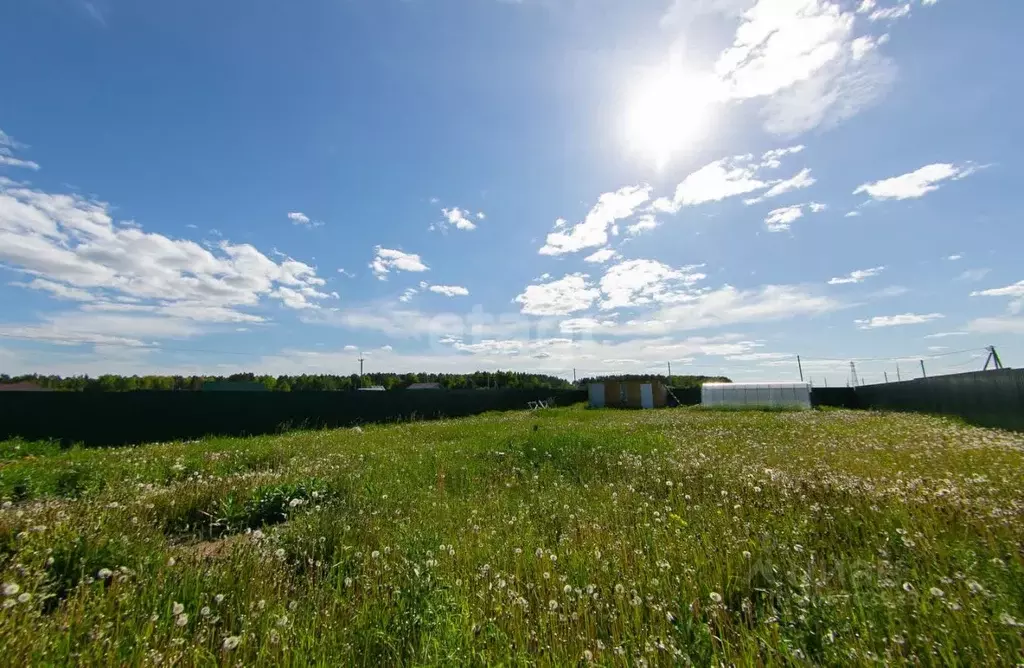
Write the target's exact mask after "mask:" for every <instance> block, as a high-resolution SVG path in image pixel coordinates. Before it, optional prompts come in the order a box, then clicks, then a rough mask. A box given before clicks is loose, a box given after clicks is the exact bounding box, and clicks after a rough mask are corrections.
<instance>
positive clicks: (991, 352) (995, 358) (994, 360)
mask: <svg viewBox="0 0 1024 668" xmlns="http://www.w3.org/2000/svg"><path fill="white" fill-rule="evenodd" d="M985 350H987V351H988V357H986V358H985V368H984V369H982V371H988V365H989V364H992V365H993V368H994V369H1002V368H1003V362H1002V360H1000V359H999V353H997V352H996V347H995V346H989V347H987V348H985Z"/></svg>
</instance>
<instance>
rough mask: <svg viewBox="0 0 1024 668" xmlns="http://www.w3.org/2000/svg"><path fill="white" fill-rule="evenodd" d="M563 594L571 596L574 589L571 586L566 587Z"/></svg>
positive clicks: (563, 588)
mask: <svg viewBox="0 0 1024 668" xmlns="http://www.w3.org/2000/svg"><path fill="white" fill-rule="evenodd" d="M562 593H563V594H571V593H572V587H570V586H569V585H565V586H564V587H562Z"/></svg>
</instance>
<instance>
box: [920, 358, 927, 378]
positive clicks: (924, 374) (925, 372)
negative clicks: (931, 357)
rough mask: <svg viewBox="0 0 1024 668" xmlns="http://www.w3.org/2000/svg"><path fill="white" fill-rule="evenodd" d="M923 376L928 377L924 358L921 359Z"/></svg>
mask: <svg viewBox="0 0 1024 668" xmlns="http://www.w3.org/2000/svg"><path fill="white" fill-rule="evenodd" d="M921 377H922V378H927V377H928V372H927V371H925V370H924V360H921Z"/></svg>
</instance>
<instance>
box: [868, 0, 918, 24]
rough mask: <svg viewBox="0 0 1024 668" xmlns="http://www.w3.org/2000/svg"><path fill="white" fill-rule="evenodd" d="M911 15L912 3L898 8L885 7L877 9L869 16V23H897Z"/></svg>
mask: <svg viewBox="0 0 1024 668" xmlns="http://www.w3.org/2000/svg"><path fill="white" fill-rule="evenodd" d="M909 14H910V3H909V2H908V3H906V4H903V5H898V6H896V7H885V8H883V9H876V10H875V11H873V12H871V13H870V14H868V20H869V21H895V20H896V19H901V18H903V17H905V16H908V15H909Z"/></svg>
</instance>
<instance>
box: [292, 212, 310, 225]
mask: <svg viewBox="0 0 1024 668" xmlns="http://www.w3.org/2000/svg"><path fill="white" fill-rule="evenodd" d="M288 220H290V221H292V222H293V223H295V224H296V225H309V223H310V220H309V216H307V215H306V214H304V213H302V212H301V211H292V212H291V213H289V214H288Z"/></svg>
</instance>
